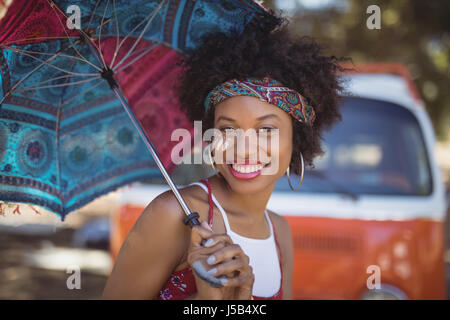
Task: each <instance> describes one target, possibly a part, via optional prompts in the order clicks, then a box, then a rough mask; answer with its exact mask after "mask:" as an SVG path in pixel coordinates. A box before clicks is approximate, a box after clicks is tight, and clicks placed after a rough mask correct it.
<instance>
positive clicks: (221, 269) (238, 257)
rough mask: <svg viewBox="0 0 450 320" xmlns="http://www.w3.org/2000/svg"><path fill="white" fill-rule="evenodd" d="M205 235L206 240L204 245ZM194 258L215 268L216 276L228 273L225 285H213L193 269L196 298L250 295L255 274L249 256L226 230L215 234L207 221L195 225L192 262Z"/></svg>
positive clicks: (190, 262)
mask: <svg viewBox="0 0 450 320" xmlns="http://www.w3.org/2000/svg"><path fill="white" fill-rule="evenodd" d="M202 239H205V240H207V242H206V243H205V246H204V247H203V246H202V245H201V242H202ZM210 257H214V259H213V258H210ZM208 258H209V259H210V260H208ZM195 261H200V262H201V263H202V264H203V266H205V269H207V270H208V271H210V272H214V270H212V269H216V272H215V273H214V274H213V275H214V276H215V277H218V276H220V275H226V276H227V279H226V281H225V282H222V284H223V287H222V288H214V287H212V286H210V285H209V284H208V283H206V282H205V281H204V280H202V279H201V278H199V277H198V276H197V275H196V274H195V273H194V276H195V282H196V285H197V296H196V298H197V299H218V300H224V299H226V300H241V299H251V297H252V295H251V294H252V289H253V282H254V275H253V271H252V268H251V267H250V266H249V264H248V262H249V258H248V257H247V255H245V253H244V252H243V251H242V249H241V248H240V247H239V245H236V244H234V243H233V241H232V240H231V238H230V237H229V236H228V235H227V234H219V235H214V234H213V233H212V230H211V229H210V228H209V226H208V224H207V223H206V222H205V221H203V222H202V224H201V226H194V227H193V228H192V232H191V243H190V247H189V252H188V263H189V265H190V266H192V265H193V263H194V262H195Z"/></svg>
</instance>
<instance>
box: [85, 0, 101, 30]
mask: <svg viewBox="0 0 450 320" xmlns="http://www.w3.org/2000/svg"><path fill="white" fill-rule="evenodd" d="M101 1H102V0H98V1H97V2H96V3H95V7H94V10H92V13H91V17H90V18H89V23H88V25H87V29H89V26H90V25H91V22H92V18H94V14H95V11H97V7H98V5H99V4H100V2H101Z"/></svg>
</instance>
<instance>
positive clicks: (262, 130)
mask: <svg viewBox="0 0 450 320" xmlns="http://www.w3.org/2000/svg"><path fill="white" fill-rule="evenodd" d="M273 130H275V128H271V127H264V128H260V129H259V133H266V134H270V133H272V131H273Z"/></svg>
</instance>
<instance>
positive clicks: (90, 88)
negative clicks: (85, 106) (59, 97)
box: [61, 78, 103, 107]
mask: <svg viewBox="0 0 450 320" xmlns="http://www.w3.org/2000/svg"><path fill="white" fill-rule="evenodd" d="M98 80H100V81H99V82H98V83H96V84H95V85H93V86H92V87H89V88H87V89H86V90H84V91H81V92H80V93H78V94H76V95H75V96H73V97H72V98H70V99H68V100H66V101H65V102H64V103H63V104H61V107H62V106H65V105H67V104H69V103H70V102H72V101H73V100H75V99H76V98H78V97H79V96H81V95H83V94H85V93H86V92H89V91H91V90H93V89H95V88H97V87H98V86H99V85H101V84H102V83H103V79H100V78H99V79H98Z"/></svg>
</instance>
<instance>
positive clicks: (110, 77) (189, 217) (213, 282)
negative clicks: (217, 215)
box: [84, 36, 226, 288]
mask: <svg viewBox="0 0 450 320" xmlns="http://www.w3.org/2000/svg"><path fill="white" fill-rule="evenodd" d="M84 37H85V39H86V43H87V44H88V46H89V48H90V50H91V51H92V53H93V54H94V56H95V57H96V59H97V60H98V61H99V63H101V65H103V66H104V67H103V72H102V77H103V78H104V79H105V80H106V81H107V82H108V84H109V85H110V87H111V89H112V90H113V91H114V93H115V94H116V96H117V98H118V99H119V101H120V103H121V104H122V105H123V107H124V108H125V110H126V112H127V114H128V116H129V117H130V119H131V121H132V122H133V124H134V126H135V127H136V128H137V130H138V132H139V134H140V135H141V137H142V140H143V141H144V143H145V145H146V146H147V148H148V150H150V153H151V154H152V156H153V159H155V162H156V164H157V166H158V168H159V169H160V170H161V172H162V174H163V176H164V179H166V181H167V183H168V184H169V187H170V188H171V189H172V192H173V193H174V195H175V197H176V198H177V200H178V203H179V204H180V205H181V208H182V209H183V211H184V213H185V214H186V217H185V218H184V219H183V221H184V223H185V224H186V225H189V226H191V227H193V226H195V225H200V222H199V220H198V218H199V214H198V212H191V210H190V209H189V207H188V206H187V204H186V202H185V201H184V199H183V197H182V196H181V194H180V192H179V191H178V188H177V187H176V185H175V184H174V183H173V181H172V179H171V177H170V175H169V173H168V172H167V170H166V168H164V165H163V164H162V162H161V160H160V159H159V157H158V154H157V153H156V150H155V148H154V147H153V145H152V143H151V142H150V140H149V139H148V137H147V135H146V134H145V133H144V131H143V130H142V127H141V125H140V123H139V121H137V119H136V117H135V116H134V114H133V112H132V111H131V108H130V106H129V105H128V102H127V99H126V98H125V96H124V95H123V93H122V91H121V90H120V88H119V85H118V84H117V82H116V81H115V79H114V72H113V71H112V70H111V69H110V68H108V67H107V66H105V65H104V64H103V63H102V62H101V61H102V60H101V59H100V56H99V54H98V52H97V50H96V49H95V48H94V47H93V45H92V43H91V39H89V38H88V37H86V36H84ZM204 244H205V239H202V241H201V245H202V246H203V245H204ZM192 267H193V270H194V272H195V273H196V274H197V276H198V277H200V278H201V279H203V280H204V281H205V282H206V283H208V284H209V285H210V286H212V287H215V288H221V287H222V286H223V285H222V282H221V280H222V279H225V278H226V276H225V275H221V276H219V277H217V278H216V277H214V276H213V275H211V274H209V273H208V271H207V270H206V269H205V267H204V266H203V264H202V263H201V262H200V261H195V262H194V263H193V266H192Z"/></svg>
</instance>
